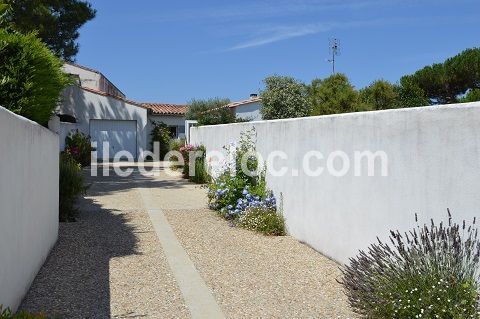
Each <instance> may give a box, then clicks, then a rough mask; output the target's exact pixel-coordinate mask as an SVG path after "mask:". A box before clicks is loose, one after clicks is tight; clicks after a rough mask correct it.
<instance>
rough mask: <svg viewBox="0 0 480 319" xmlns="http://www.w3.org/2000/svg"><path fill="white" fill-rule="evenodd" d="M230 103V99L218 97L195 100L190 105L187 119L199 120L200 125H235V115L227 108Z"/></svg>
mask: <svg viewBox="0 0 480 319" xmlns="http://www.w3.org/2000/svg"><path fill="white" fill-rule="evenodd" d="M229 103H230V100H229V99H223V98H218V97H216V98H211V99H206V100H201V99H193V100H192V101H190V102H189V103H188V110H187V114H186V115H185V117H186V118H187V120H197V121H198V125H216V124H227V123H235V121H236V120H235V113H234V112H232V109H230V108H228V107H226V105H227V104H229Z"/></svg>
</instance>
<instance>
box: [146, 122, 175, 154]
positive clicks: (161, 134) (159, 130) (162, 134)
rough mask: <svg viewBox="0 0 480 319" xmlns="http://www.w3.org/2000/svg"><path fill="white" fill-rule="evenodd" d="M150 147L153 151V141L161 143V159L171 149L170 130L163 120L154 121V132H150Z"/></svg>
mask: <svg viewBox="0 0 480 319" xmlns="http://www.w3.org/2000/svg"><path fill="white" fill-rule="evenodd" d="M150 136H151V141H150V149H151V150H152V151H153V150H154V149H153V146H154V145H153V143H154V142H159V143H160V160H163V159H164V158H165V155H167V153H168V152H169V151H170V130H169V129H168V125H167V124H165V123H163V122H155V121H152V132H151V133H150Z"/></svg>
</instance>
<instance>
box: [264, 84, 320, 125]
mask: <svg viewBox="0 0 480 319" xmlns="http://www.w3.org/2000/svg"><path fill="white" fill-rule="evenodd" d="M263 82H264V84H265V89H264V90H263V91H262V92H260V95H261V97H262V108H261V110H260V112H261V113H262V118H263V119H264V120H273V119H284V118H291V117H303V116H308V115H309V113H310V109H311V104H310V102H309V100H308V90H307V86H306V85H305V84H304V83H302V82H300V81H297V80H295V79H294V78H291V77H288V76H277V75H274V76H270V77H267V78H265V79H264V80H263Z"/></svg>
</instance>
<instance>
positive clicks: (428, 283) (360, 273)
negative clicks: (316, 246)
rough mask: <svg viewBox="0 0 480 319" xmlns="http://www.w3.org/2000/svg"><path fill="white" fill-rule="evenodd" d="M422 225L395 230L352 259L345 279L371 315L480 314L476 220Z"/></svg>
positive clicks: (354, 300)
mask: <svg viewBox="0 0 480 319" xmlns="http://www.w3.org/2000/svg"><path fill="white" fill-rule="evenodd" d="M448 214H449V222H448V225H446V226H445V225H443V224H442V223H440V225H439V226H436V225H435V224H434V222H433V221H432V222H431V225H430V226H427V225H425V226H423V227H420V226H417V228H416V229H414V230H412V231H411V232H410V233H406V234H405V235H401V234H400V233H399V232H398V231H397V232H393V231H392V232H391V236H390V240H391V242H392V244H393V247H390V246H389V245H388V244H385V243H383V242H381V241H380V240H379V243H378V244H373V245H371V246H370V248H369V250H368V252H363V251H362V252H360V254H359V255H358V256H357V257H356V258H352V259H351V260H350V265H349V266H347V267H346V269H345V270H344V277H343V279H342V281H341V283H342V284H343V286H344V287H345V291H346V293H347V296H348V298H349V300H350V304H351V306H352V307H353V309H354V311H355V312H356V313H358V314H360V315H363V316H365V317H368V318H400V319H401V318H479V311H480V308H479V292H478V291H479V290H478V289H479V266H480V265H479V257H480V241H479V239H478V237H477V234H478V233H477V229H475V220H474V221H473V226H469V227H468V228H467V226H466V224H465V222H463V225H462V226H460V225H458V224H456V223H452V219H451V215H450V212H448Z"/></svg>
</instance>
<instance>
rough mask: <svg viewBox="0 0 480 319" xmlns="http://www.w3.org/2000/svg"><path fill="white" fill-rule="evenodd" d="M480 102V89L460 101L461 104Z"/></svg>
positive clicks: (474, 90) (469, 93) (470, 92)
mask: <svg viewBox="0 0 480 319" xmlns="http://www.w3.org/2000/svg"><path fill="white" fill-rule="evenodd" d="M476 101H480V89H473V90H470V91H469V92H468V93H467V94H466V95H465V96H464V97H463V98H461V99H460V100H459V102H461V103H468V102H476Z"/></svg>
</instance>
